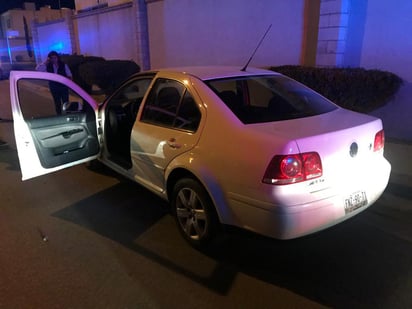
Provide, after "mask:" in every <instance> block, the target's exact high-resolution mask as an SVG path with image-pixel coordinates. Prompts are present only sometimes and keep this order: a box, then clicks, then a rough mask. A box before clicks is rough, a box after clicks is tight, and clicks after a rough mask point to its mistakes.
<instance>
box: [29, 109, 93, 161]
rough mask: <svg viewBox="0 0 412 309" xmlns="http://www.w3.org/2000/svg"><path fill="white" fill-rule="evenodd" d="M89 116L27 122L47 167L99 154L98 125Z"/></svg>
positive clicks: (38, 151)
mask: <svg viewBox="0 0 412 309" xmlns="http://www.w3.org/2000/svg"><path fill="white" fill-rule="evenodd" d="M87 119H88V117H87V114H86V113H77V114H75V115H62V116H54V117H50V118H37V119H32V120H28V121H27V124H28V126H29V128H30V131H31V133H32V137H33V140H34V143H35V146H36V149H37V153H38V154H39V159H40V162H41V164H42V166H43V167H44V168H52V167H55V166H59V165H61V164H65V163H69V162H72V161H76V160H80V159H83V158H87V157H89V156H92V155H95V154H97V153H98V152H99V143H98V140H97V137H96V136H97V134H96V122H95V120H94V118H93V119H92V121H87Z"/></svg>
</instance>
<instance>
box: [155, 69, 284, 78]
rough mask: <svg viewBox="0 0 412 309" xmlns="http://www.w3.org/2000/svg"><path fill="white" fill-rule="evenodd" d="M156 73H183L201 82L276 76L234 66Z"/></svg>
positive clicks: (269, 72)
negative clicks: (253, 76) (255, 76)
mask: <svg viewBox="0 0 412 309" xmlns="http://www.w3.org/2000/svg"><path fill="white" fill-rule="evenodd" d="M154 71H156V72H171V73H183V74H189V75H192V76H195V77H197V78H199V79H201V80H210V79H219V78H229V77H239V76H251V75H266V74H271V75H273V74H278V73H276V72H273V71H270V70H265V69H258V68H253V67H250V68H247V69H246V70H245V71H242V70H241V67H240V66H239V67H235V66H188V67H175V68H163V69H159V70H154Z"/></svg>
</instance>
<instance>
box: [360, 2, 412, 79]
mask: <svg viewBox="0 0 412 309" xmlns="http://www.w3.org/2000/svg"><path fill="white" fill-rule="evenodd" d="M411 34H412V1H410V0H397V1H396V2H394V1H373V0H369V1H368V8H367V16H366V23H365V34H364V38H363V44H362V54H361V63H360V65H361V66H362V67H365V68H371V69H374V68H377V69H382V70H387V71H391V72H393V73H395V74H397V75H399V76H400V77H402V78H403V79H404V80H406V81H408V82H412V69H411V68H412V36H411Z"/></svg>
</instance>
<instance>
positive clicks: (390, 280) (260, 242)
mask: <svg viewBox="0 0 412 309" xmlns="http://www.w3.org/2000/svg"><path fill="white" fill-rule="evenodd" d="M120 197H121V198H120ZM53 216H54V217H57V218H60V219H63V220H67V221H70V222H72V223H75V224H77V225H80V226H82V227H84V228H86V229H89V230H91V231H94V232H95V233H98V234H100V235H102V236H104V237H106V238H108V239H110V240H113V241H115V242H116V243H119V244H121V245H123V246H124V247H126V248H128V249H130V250H132V251H134V252H136V253H137V254H139V255H141V256H143V257H146V258H148V259H150V260H152V261H154V262H156V263H158V264H159V265H161V266H163V267H165V268H167V269H169V270H171V271H173V272H175V273H177V274H179V275H181V276H184V277H186V278H188V279H190V280H192V281H193V282H195V283H197V284H200V285H202V286H204V287H206V288H208V289H210V290H212V291H214V292H215V293H218V294H220V295H226V294H227V293H229V291H230V290H231V288H232V287H233V285H234V282H235V278H236V277H237V275H238V274H239V273H243V274H246V275H248V276H251V277H254V278H256V279H258V280H261V281H264V282H267V283H269V284H272V285H274V286H279V287H282V288H285V289H288V290H290V291H293V292H294V293H297V294H299V295H302V296H304V297H306V298H308V299H311V300H313V301H316V302H318V303H321V304H323V305H326V306H332V307H345V308H346V307H363V308H367V307H385V306H389V305H390V307H391V308H403V307H411V306H412V301H411V299H410V297H409V296H407V295H409V292H408V291H409V289H410V288H411V286H410V280H409V279H408V278H409V277H410V276H411V275H412V268H411V266H412V264H411V259H410V257H411V256H412V244H411V242H409V241H407V240H405V239H402V238H401V237H396V236H394V235H392V234H390V233H386V232H384V231H383V230H381V229H380V228H379V227H378V226H376V225H374V224H373V223H370V218H371V216H374V214H373V213H371V212H370V211H369V210H367V211H365V212H363V213H362V214H359V215H358V216H357V217H354V218H352V219H351V220H349V221H347V222H345V223H342V224H340V225H337V226H335V227H333V228H330V229H328V230H326V231H323V232H320V233H317V234H314V235H311V236H307V237H303V238H300V239H297V240H289V241H277V240H273V239H269V238H265V237H262V236H258V235H255V234H253V233H249V232H243V231H238V230H236V229H231V231H230V232H229V233H227V234H226V236H224V237H222V238H221V240H220V241H219V242H217V243H216V244H214V245H213V246H211V247H210V248H208V249H206V250H203V251H197V250H194V249H193V250H192V249H190V247H189V246H188V245H187V244H186V243H185V242H183V240H182V242H179V240H175V239H172V240H170V234H173V233H174V232H176V234H177V231H175V230H172V229H173V226H172V225H171V226H166V227H167V228H166V230H167V231H165V232H161V233H160V234H161V236H158V237H157V238H158V239H157V240H156V239H155V240H153V239H150V240H149V241H147V243H151V244H153V242H156V241H158V242H157V244H156V246H157V248H158V247H162V246H163V248H162V250H160V251H159V250H156V249H153V248H151V247H150V246H147V245H145V243H144V241H143V242H141V241H139V238H143V239H144V238H145V237H146V238H147V237H151V236H150V232H149V231H153V230H154V229H156V225H157V223H158V222H159V221H161V220H165V218H166V220H169V219H171V218H170V216H169V211H168V207H167V204H166V203H165V202H164V201H163V200H161V199H160V198H158V197H157V196H155V195H153V194H152V193H150V192H148V191H147V190H146V189H144V188H143V187H141V186H139V185H137V184H135V183H132V182H129V181H126V180H124V181H122V182H120V183H118V184H116V185H115V186H113V187H111V188H108V189H106V190H104V191H101V192H99V193H97V194H95V195H93V196H91V197H89V198H87V199H84V200H82V201H80V202H78V203H76V204H73V205H71V206H69V207H66V208H64V209H62V210H60V211H58V212H56V213H54V214H53ZM168 228H170V230H169V229H168ZM148 235H149V236H148ZM155 238H156V237H155ZM172 238H173V237H172ZM176 239H180V238H179V237H178V236H176ZM170 242H171V243H172V244H170ZM176 252H180V253H179V254H181V255H182V254H184V255H185V256H184V260H185V261H184V263H183V264H182V263H181V261H179V259H177V258H174V255H175V254H176ZM182 252H183V253H182ZM210 259H212V260H213V261H215V263H214V266H213V270H212V271H211V272H210V273H208V274H206V275H205V274H204V273H203V272H202V271H197V270H196V269H193V267H188V266H187V265H199V264H201V263H202V261H203V260H208V261H209V260H210ZM198 267H199V266H198ZM408 280H409V281H408ZM405 282H409V286H408V285H407V284H405ZM407 297H409V299H408V298H407ZM395 298H396V302H394V299H395ZM275 303H276V302H275Z"/></svg>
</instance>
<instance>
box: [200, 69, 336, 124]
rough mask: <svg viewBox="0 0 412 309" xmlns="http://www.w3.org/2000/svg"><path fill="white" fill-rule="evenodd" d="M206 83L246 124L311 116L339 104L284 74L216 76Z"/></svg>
mask: <svg viewBox="0 0 412 309" xmlns="http://www.w3.org/2000/svg"><path fill="white" fill-rule="evenodd" d="M206 84H207V85H208V86H209V87H210V88H211V89H212V90H213V91H214V92H215V93H216V94H217V95H218V96H219V97H220V98H221V99H222V101H223V102H224V103H225V104H226V105H227V106H228V107H229V108H230V109H231V110H232V112H233V113H234V114H235V115H236V116H237V117H238V118H239V119H240V120H241V121H242V122H243V123H244V124H251V123H262V122H273V121H281V120H290V119H297V118H304V117H310V116H315V115H319V114H324V113H327V112H330V111H332V110H335V109H336V108H337V106H336V105H334V104H333V103H331V102H329V101H328V100H326V99H325V98H323V97H322V96H321V95H319V94H318V93H316V92H315V91H313V90H311V89H309V88H307V87H305V86H303V85H301V84H300V83H298V82H296V81H294V80H293V79H290V78H287V77H285V76H282V75H262V76H246V77H234V78H226V79H215V80H209V81H206Z"/></svg>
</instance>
